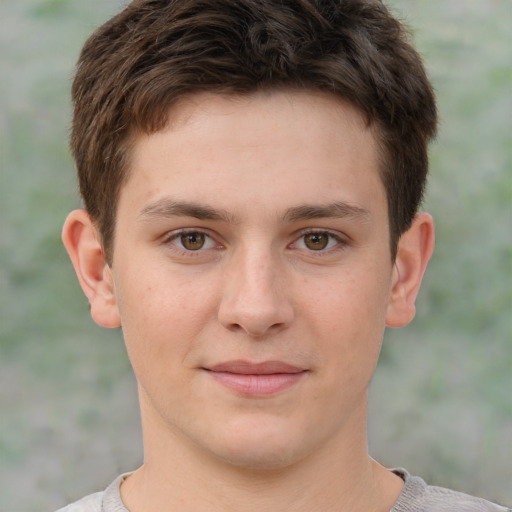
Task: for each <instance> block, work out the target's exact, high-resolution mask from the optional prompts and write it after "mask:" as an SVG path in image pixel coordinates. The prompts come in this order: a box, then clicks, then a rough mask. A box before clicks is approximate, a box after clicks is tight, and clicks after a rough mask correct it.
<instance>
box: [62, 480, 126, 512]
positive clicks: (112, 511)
mask: <svg viewBox="0 0 512 512" xmlns="http://www.w3.org/2000/svg"><path fill="white" fill-rule="evenodd" d="M129 475H130V473H126V474H123V475H120V476H118V477H117V478H116V479H115V480H114V481H113V482H112V483H111V484H110V485H109V486H108V487H107V488H106V489H105V491H103V492H96V493H94V494H90V495H89V496H86V497H85V498H82V499H81V500H78V501H75V502H74V503H71V504H70V505H67V506H66V507H64V508H61V509H59V510H57V512H128V510H127V509H126V508H125V506H124V505H123V502H122V500H121V493H120V486H121V483H122V482H123V480H124V479H125V478H127V477H128V476H129Z"/></svg>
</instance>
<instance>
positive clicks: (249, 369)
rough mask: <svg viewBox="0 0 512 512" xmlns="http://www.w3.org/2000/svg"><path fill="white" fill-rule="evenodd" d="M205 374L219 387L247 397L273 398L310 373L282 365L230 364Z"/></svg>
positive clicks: (229, 362)
mask: <svg viewBox="0 0 512 512" xmlns="http://www.w3.org/2000/svg"><path fill="white" fill-rule="evenodd" d="M203 370H205V371H206V372H207V373H208V374H209V375H210V376H211V377H212V378H213V379H214V380H215V381H216V382H218V383H219V384H221V385H223V386H224V387H226V388H228V389H230V390H232V391H235V392H236V393H238V394H241V395H244V396H247V397H264V396H270V395H274V394H276V393H279V392H281V391H284V390H285V389H288V388H290V387H292V386H294V385H296V384H298V383H299V382H300V381H301V380H302V379H303V378H304V377H305V376H306V375H307V373H309V372H308V370H306V369H304V368H300V367H297V366H294V365H290V364H288V363H284V362H282V361H265V362H262V363H251V362H248V361H242V360H238V361H227V362H224V363H220V364H216V365H214V366H212V367H209V368H203Z"/></svg>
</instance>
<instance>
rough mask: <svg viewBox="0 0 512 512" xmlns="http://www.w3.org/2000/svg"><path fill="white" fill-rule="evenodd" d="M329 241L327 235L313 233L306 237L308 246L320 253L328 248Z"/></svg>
mask: <svg viewBox="0 0 512 512" xmlns="http://www.w3.org/2000/svg"><path fill="white" fill-rule="evenodd" d="M328 241H329V239H328V236H327V235H326V234H325V233H311V234H309V235H306V239H305V242H306V246H307V247H308V248H309V249H312V250H314V251H320V250H322V249H325V248H326V247H327V243H328Z"/></svg>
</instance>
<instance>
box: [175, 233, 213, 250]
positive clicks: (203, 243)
mask: <svg viewBox="0 0 512 512" xmlns="http://www.w3.org/2000/svg"><path fill="white" fill-rule="evenodd" d="M168 243H171V244H173V245H176V246H177V247H178V248H180V249H183V250H185V251H199V250H201V249H211V248H213V247H215V241H214V240H213V239H212V238H211V237H210V236H208V235H207V234H206V233H203V232H201V231H186V232H181V233H177V234H175V235H173V236H171V237H170V238H169V240H168Z"/></svg>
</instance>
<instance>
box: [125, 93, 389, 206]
mask: <svg viewBox="0 0 512 512" xmlns="http://www.w3.org/2000/svg"><path fill="white" fill-rule="evenodd" d="M132 148H133V149H132V155H131V156H132V158H131V165H130V172H129V178H128V180H127V183H126V184H125V185H124V188H123V189H122V190H121V198H120V199H121V200H122V197H123V195H126V193H125V192H124V191H123V190H124V189H126V188H132V189H133V190H132V192H136V194H135V195H137V196H138V200H139V202H147V201H152V200H155V199H158V197H159V196H162V195H165V194H168V193H170V192H173V194H174V195H176V194H184V195H186V196H187V197H184V198H183V199H186V200H189V199H190V197H189V196H190V195H192V196H193V199H194V201H195V202H197V201H203V202H206V203H211V201H212V200H214V199H215V200H218V201H219V202H222V201H221V199H224V202H226V201H227V198H229V199H230V204H229V206H233V207H235V206H236V205H237V203H239V204H241V205H243V204H244V203H243V201H247V200H249V199H250V197H249V196H250V192H251V187H253V188H252V192H253V195H254V197H255V198H256V197H257V199H258V201H259V202H262V201H263V199H265V200H266V202H267V203H268V205H269V206H272V207H273V208H275V207H276V206H277V205H278V204H279V202H280V200H281V203H282V204H283V207H284V208H286V207H290V206H293V205H292V204H284V202H285V200H286V201H288V202H290V201H292V200H293V196H294V194H295V196H296V200H297V201H298V202H301V201H302V202H304V200H305V199H306V197H305V196H310V197H311V199H314V200H315V201H317V202H318V201H319V200H321V201H324V200H328V201H332V200H334V201H335V200H336V199H337V197H335V196H336V195H337V194H338V195H339V194H341V196H349V195H350V194H351V193H354V191H355V190H356V189H357V194H356V195H359V196H366V197H361V200H365V201H370V202H371V196H372V195H374V194H375V189H376V182H378V185H379V186H377V188H380V189H381V190H379V191H378V192H379V194H380V195H382V193H383V187H382V185H381V184H380V178H379V164H378V151H377V144H376V138H375V136H374V133H373V129H372V128H370V127H369V126H368V125H367V123H366V122H365V119H364V118H363V116H362V114H361V113H360V112H359V111H358V110H357V109H356V108H355V107H353V106H351V105H350V104H349V103H347V102H343V101H341V100H340V99H338V98H336V97H334V96H333V95H330V94H324V93H317V92H310V91H308V92H305V91H279V92H275V91H274V92H258V93H255V94H250V95H218V94H211V93H201V94H195V95H190V96H187V97H185V98H183V99H182V100H180V102H179V103H177V104H175V105H174V106H173V107H172V108H170V109H169V114H168V123H167V125H166V126H165V128H164V129H162V130H160V131H158V132H156V133H152V134H140V135H138V136H137V137H136V139H135V141H134V144H133V146H132ZM263 190H265V198H262V197H259V196H258V194H261V192H262V191H263ZM365 190H366V191H367V192H368V193H367V194H365V193H364V191H365ZM215 194H217V195H218V196H219V197H215ZM131 195H132V196H133V195H134V194H131ZM312 196H316V197H312ZM237 199H238V201H237ZM342 199H343V197H342ZM354 199H355V198H354Z"/></svg>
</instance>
